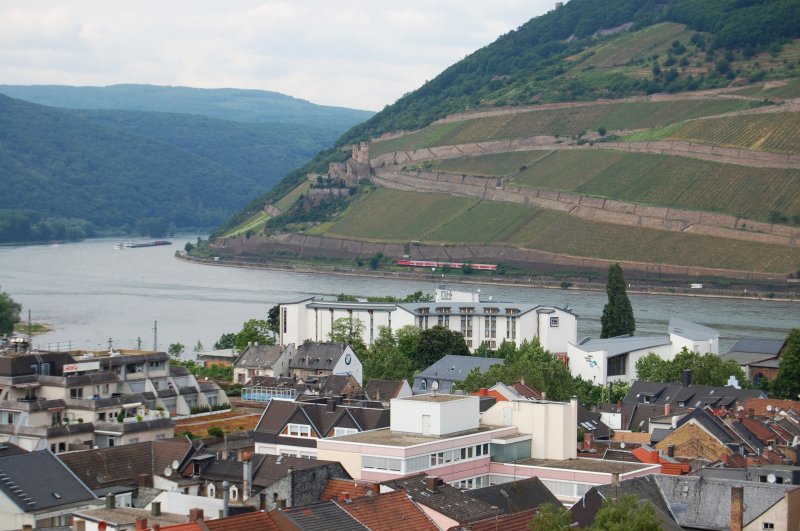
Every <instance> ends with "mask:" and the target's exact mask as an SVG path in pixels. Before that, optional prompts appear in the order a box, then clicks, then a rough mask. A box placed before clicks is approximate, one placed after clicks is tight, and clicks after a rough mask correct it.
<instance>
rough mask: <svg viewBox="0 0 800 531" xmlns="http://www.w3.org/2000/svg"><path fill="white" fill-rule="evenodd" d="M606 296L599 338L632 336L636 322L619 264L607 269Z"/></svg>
mask: <svg viewBox="0 0 800 531" xmlns="http://www.w3.org/2000/svg"><path fill="white" fill-rule="evenodd" d="M606 294H607V295H608V303H607V304H606V305H605V307H604V308H603V316H602V317H601V318H600V323H601V324H602V331H601V332H600V337H602V338H606V337H617V336H624V335H628V334H630V335H633V332H634V331H635V330H636V320H635V319H634V318H633V307H632V306H631V301H630V299H628V294H627V293H626V291H625V279H624V278H623V276H622V266H620V265H619V264H611V266H609V268H608V283H607V284H606Z"/></svg>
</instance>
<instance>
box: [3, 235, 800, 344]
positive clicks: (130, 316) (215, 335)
mask: <svg viewBox="0 0 800 531" xmlns="http://www.w3.org/2000/svg"><path fill="white" fill-rule="evenodd" d="M193 239H194V237H177V238H173V239H172V241H173V245H171V246H162V247H147V248H138V249H115V248H114V244H115V243H116V242H117V240H110V239H96V240H88V241H85V242H81V243H65V244H57V245H49V246H44V245H42V246H11V247H0V291H5V292H7V293H8V294H9V295H11V297H12V298H13V299H14V300H16V301H17V302H19V303H21V304H22V306H23V317H24V318H25V319H27V315H28V310H30V311H31V315H32V319H33V320H34V321H40V322H45V323H48V324H50V325H51V326H52V327H53V330H52V331H51V332H48V333H46V334H42V335H40V336H37V337H36V338H34V344H35V346H36V347H38V348H40V349H48V348H60V349H62V350H63V349H65V348H72V349H107V348H108V343H109V340H110V341H111V342H112V344H113V346H114V347H115V348H124V349H130V348H137V346H138V345H139V342H141V347H142V348H144V349H151V348H153V345H154V340H155V341H157V347H158V349H160V350H166V349H167V347H168V346H169V345H170V344H171V343H176V342H180V343H183V344H184V345H185V346H186V347H187V351H190V350H191V349H192V348H193V347H194V345H196V344H197V342H198V341H199V342H201V343H202V345H203V346H204V347H205V348H207V349H210V348H211V347H212V345H213V344H214V342H215V341H216V340H217V339H219V337H220V335H222V334H223V333H226V332H236V331H238V330H240V329H241V326H242V323H243V322H245V321H246V320H248V319H256V318H257V319H266V316H267V311H268V310H269V308H270V307H272V306H273V305H275V304H276V303H279V302H288V301H296V300H299V299H302V298H305V297H311V296H317V297H334V296H335V295H336V294H338V293H342V292H343V293H349V294H353V295H361V296H367V295H394V296H405V295H406V294H408V293H412V292H414V291H417V290H422V291H423V292H426V293H432V292H433V289H434V288H435V287H436V285H435V284H434V283H432V282H422V281H409V280H391V279H382V278H370V277H353V276H337V275H324V274H302V273H291V272H285V271H270V270H258V269H239V268H229V267H212V266H205V265H200V264H193V263H187V262H182V261H179V260H176V259H175V258H174V256H173V255H174V253H175V251H176V250H177V249H182V248H183V246H184V244H185V243H186V242H187V241H191V240H193ZM141 241H145V240H141ZM448 286H449V287H450V288H452V289H463V290H475V289H478V288H479V286H475V285H458V284H455V283H448ZM481 289H482V292H483V294H484V295H485V296H489V295H491V296H493V297H494V298H495V299H500V300H504V301H511V300H514V301H518V302H523V303H533V304H548V305H558V306H564V305H569V307H570V308H571V309H572V310H573V311H574V312H575V313H577V314H578V316H579V319H578V334H579V337H583V336H588V335H592V336H597V335H599V333H600V315H601V313H602V309H603V305H604V304H605V303H606V296H605V293H602V292H591V291H581V292H577V291H573V290H560V289H541V288H525V287H516V286H515V287H503V286H483V287H481ZM630 298H631V302H632V304H633V309H634V314H635V317H636V324H637V330H636V333H637V335H645V334H665V333H666V327H667V321H668V320H669V318H670V317H682V318H684V319H687V320H689V321H693V322H697V323H700V324H703V325H706V326H710V327H712V328H715V329H717V330H718V331H719V332H720V335H721V338H720V352H726V351H727V350H728V349H729V348H730V346H731V345H732V344H733V343H734V342H735V341H736V339H738V338H741V337H758V338H768V339H782V338H784V337H786V335H787V333H788V331H789V330H790V329H791V328H793V327H797V326H800V319H799V317H800V306H798V303H796V302H795V303H793V302H783V301H774V300H751V299H716V298H703V297H681V296H669V295H636V294H632V295H631V296H630ZM155 323H157V327H156V326H154V325H155ZM154 328H157V336H156V334H155V333H154Z"/></svg>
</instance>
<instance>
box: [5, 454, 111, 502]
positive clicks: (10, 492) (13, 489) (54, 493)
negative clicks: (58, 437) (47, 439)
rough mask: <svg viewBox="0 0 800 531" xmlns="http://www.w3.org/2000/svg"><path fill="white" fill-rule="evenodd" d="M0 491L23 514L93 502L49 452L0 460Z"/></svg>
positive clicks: (82, 487)
mask: <svg viewBox="0 0 800 531" xmlns="http://www.w3.org/2000/svg"><path fill="white" fill-rule="evenodd" d="M45 478H46V481H43V480H44V479H45ZM0 491H2V492H3V494H5V496H6V497H7V498H8V499H9V500H11V501H12V502H14V503H15V504H16V505H17V506H18V507H19V508H20V509H21V510H22V511H23V512H26V513H29V512H35V511H39V510H42V509H49V508H52V507H59V506H62V505H70V504H75V503H83V502H87V501H91V500H94V499H96V497H95V495H94V494H93V493H92V491H91V490H89V488H88V487H87V486H86V485H85V484H84V483H83V482H82V481H81V480H79V479H78V478H77V477H76V476H75V475H74V474H73V473H72V471H70V469H69V468H67V467H66V466H65V465H64V463H62V462H61V461H60V460H59V459H58V458H57V457H56V456H55V455H53V454H52V453H50V451H49V450H39V451H38V452H29V453H23V454H16V455H8V456H3V457H0Z"/></svg>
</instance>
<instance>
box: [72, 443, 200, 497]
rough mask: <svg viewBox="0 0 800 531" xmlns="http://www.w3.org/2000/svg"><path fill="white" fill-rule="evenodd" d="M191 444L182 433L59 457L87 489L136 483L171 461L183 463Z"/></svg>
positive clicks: (154, 473) (161, 470) (158, 473)
mask: <svg viewBox="0 0 800 531" xmlns="http://www.w3.org/2000/svg"><path fill="white" fill-rule="evenodd" d="M193 448H194V447H193V446H192V444H191V442H190V441H189V440H188V439H187V438H186V437H176V438H174V439H164V440H160V441H149V442H142V443H135V444H126V445H123V446H112V447H110V448H98V449H94V450H83V451H80V452H68V453H65V454H60V455H59V458H60V459H61V460H62V461H63V462H64V464H65V465H66V466H68V467H69V468H70V470H72V472H73V473H74V474H75V475H76V476H78V477H79V478H80V479H81V481H83V482H84V483H86V485H87V486H88V487H89V488H91V489H100V488H105V487H112V486H117V485H137V484H138V479H139V476H140V475H142V474H146V475H162V474H163V472H164V469H166V468H167V467H170V468H171V467H172V464H173V461H178V462H179V463H180V464H184V462H185V461H186V459H187V457H188V455H189V453H190V450H192V452H193Z"/></svg>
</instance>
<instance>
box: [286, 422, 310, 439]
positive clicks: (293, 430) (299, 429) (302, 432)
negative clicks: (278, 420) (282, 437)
mask: <svg viewBox="0 0 800 531" xmlns="http://www.w3.org/2000/svg"><path fill="white" fill-rule="evenodd" d="M284 434H286V435H289V437H311V426H309V425H308V424H289V426H288V427H287V429H286V430H284Z"/></svg>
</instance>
